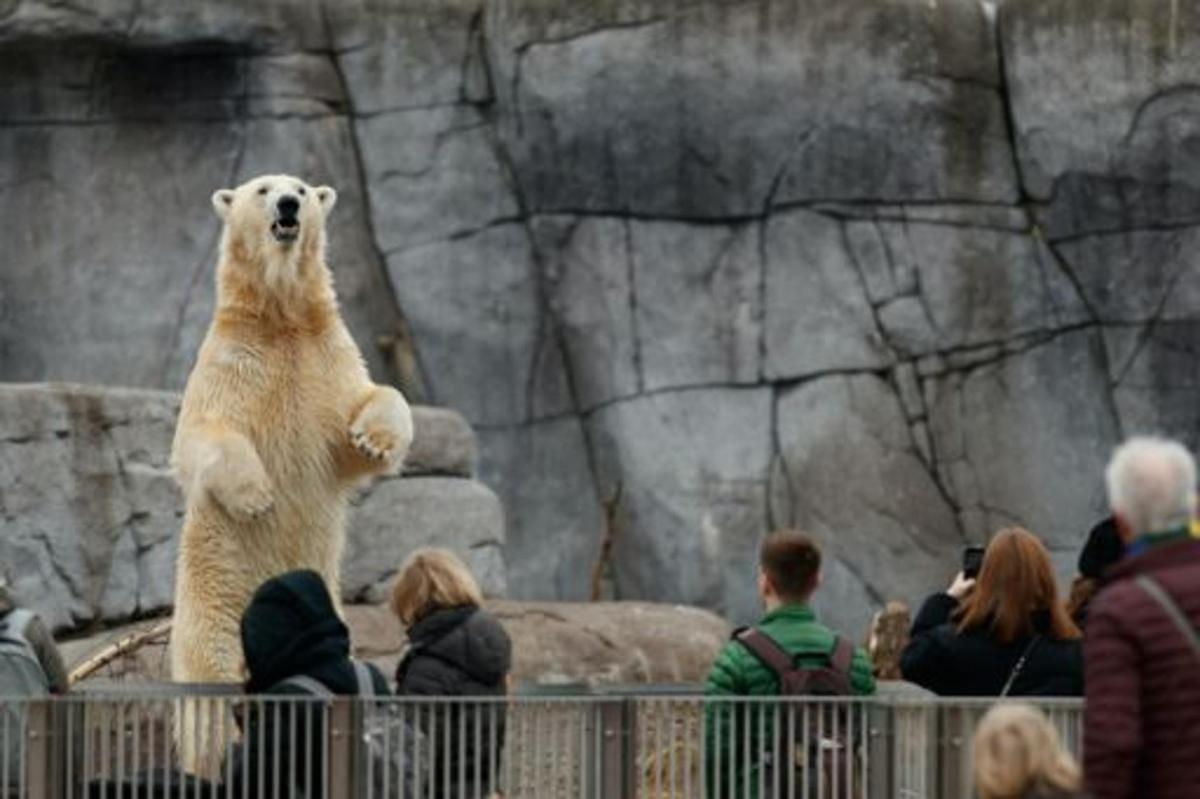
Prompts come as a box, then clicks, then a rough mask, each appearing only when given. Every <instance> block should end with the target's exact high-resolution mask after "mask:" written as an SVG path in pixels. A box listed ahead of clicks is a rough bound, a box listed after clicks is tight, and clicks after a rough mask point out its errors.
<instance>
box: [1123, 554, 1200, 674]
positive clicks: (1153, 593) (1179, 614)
mask: <svg viewBox="0 0 1200 799" xmlns="http://www.w3.org/2000/svg"><path fill="white" fill-rule="evenodd" d="M1134 582H1136V583H1137V584H1138V585H1139V586H1141V589H1142V590H1143V591H1145V592H1146V593H1147V594H1149V595H1150V598H1151V599H1153V600H1154V601H1155V602H1157V603H1158V604H1159V606H1160V607H1162V609H1163V611H1164V612H1165V613H1166V614H1167V618H1169V619H1170V620H1171V623H1172V624H1174V625H1175V628H1176V629H1177V630H1179V632H1180V634H1181V635H1183V637H1184V638H1185V639H1187V642H1188V643H1189V644H1191V647H1192V651H1193V652H1195V653H1196V656H1197V657H1200V635H1197V634H1196V628H1195V627H1193V626H1192V623H1191V622H1189V621H1188V619H1187V617H1186V616H1184V615H1183V611H1182V610H1180V609H1179V605H1177V604H1176V603H1175V600H1173V599H1171V595H1170V594H1168V593H1167V591H1166V589H1164V588H1163V587H1162V586H1161V585H1160V584H1159V582H1158V581H1157V580H1155V579H1154V578H1153V577H1151V576H1150V575H1148V574H1142V575H1139V576H1138V578H1137V579H1136V580H1135V581H1134Z"/></svg>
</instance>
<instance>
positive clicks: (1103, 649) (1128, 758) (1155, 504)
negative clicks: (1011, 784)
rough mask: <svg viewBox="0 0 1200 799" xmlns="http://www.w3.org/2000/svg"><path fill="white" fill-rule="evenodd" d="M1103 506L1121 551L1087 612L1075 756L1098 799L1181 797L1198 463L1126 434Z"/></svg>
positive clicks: (1199, 653) (1194, 649) (1189, 770)
mask: <svg viewBox="0 0 1200 799" xmlns="http://www.w3.org/2000/svg"><path fill="white" fill-rule="evenodd" d="M1106 481H1107V484H1108V497H1109V506H1110V507H1111V508H1112V509H1113V515H1114V516H1115V517H1116V521H1117V529H1118V532H1119V534H1120V536H1121V540H1122V543H1123V544H1124V546H1125V550H1126V554H1125V555H1124V557H1123V558H1122V559H1121V561H1120V562H1119V563H1117V565H1116V566H1113V567H1112V568H1110V569H1109V570H1108V571H1107V572H1106V573H1105V577H1104V585H1103V586H1102V588H1101V589H1100V593H1099V594H1098V595H1097V596H1096V599H1095V600H1094V601H1093V602H1092V606H1091V610H1090V611H1089V613H1088V622H1087V638H1086V640H1085V642H1084V662H1085V665H1086V672H1085V674H1086V681H1087V697H1086V702H1085V706H1084V724H1083V760H1084V775H1085V777H1086V780H1087V788H1088V792H1089V793H1090V794H1091V795H1092V796H1093V797H1095V799H1135V797H1136V799H1184V797H1194V796H1196V795H1197V786H1200V737H1198V736H1197V735H1196V732H1195V730H1196V725H1197V724H1198V723H1200V680H1197V678H1196V675H1197V673H1198V672H1200V642H1197V641H1196V640H1195V635H1196V630H1197V629H1200V541H1197V540H1196V534H1195V532H1194V528H1193V524H1194V520H1195V513H1196V463H1195V460H1194V459H1193V458H1192V455H1191V453H1189V452H1188V451H1187V449H1186V448H1185V447H1183V446H1182V445H1181V444H1178V443H1176V442H1174V441H1167V440H1164V439H1157V438H1133V439H1130V440H1129V441H1128V442H1126V443H1125V444H1122V445H1121V447H1119V448H1118V449H1117V450H1116V452H1114V453H1113V457H1112V460H1111V461H1110V462H1109V465H1108V470H1107V474H1106Z"/></svg>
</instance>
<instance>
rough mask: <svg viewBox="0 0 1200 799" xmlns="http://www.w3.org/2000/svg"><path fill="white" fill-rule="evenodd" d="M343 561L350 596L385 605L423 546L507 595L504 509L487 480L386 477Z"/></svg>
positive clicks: (362, 510) (366, 504) (360, 512)
mask: <svg viewBox="0 0 1200 799" xmlns="http://www.w3.org/2000/svg"><path fill="white" fill-rule="evenodd" d="M353 519H354V521H353V529H352V534H351V535H350V536H349V537H348V538H347V541H346V551H345V554H344V555H343V556H342V593H343V594H344V595H345V596H346V597H348V598H351V599H354V600H357V601H368V602H383V601H386V599H387V596H388V593H387V592H388V588H389V585H390V583H391V581H392V578H394V577H395V575H396V571H397V567H398V566H399V565H400V564H401V563H402V562H403V560H404V558H405V557H407V556H408V554H409V553H410V552H412V551H413V550H414V549H416V548H418V547H423V546H440V547H446V548H448V549H452V550H454V551H456V552H457V553H459V555H460V556H462V558H463V561H464V562H465V563H466V565H467V566H468V568H470V569H471V573H472V574H474V575H475V579H476V580H478V581H479V587H480V588H481V589H483V592H484V594H485V595H487V596H502V595H503V594H504V591H505V574H504V511H503V509H502V508H501V507H500V501H499V500H498V499H497V498H496V495H495V494H493V493H492V491H491V489H489V488H486V487H485V486H484V485H483V484H482V483H476V482H474V481H471V480H462V479H456V478H446V477H415V478H407V479H399V480H397V479H390V480H380V481H378V482H376V483H375V485H374V486H372V487H371V488H370V489H368V490H367V491H366V492H365V493H364V495H363V496H362V498H361V499H360V500H359V507H358V509H357V510H356V512H355V514H354V516H353Z"/></svg>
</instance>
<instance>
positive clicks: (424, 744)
mask: <svg viewBox="0 0 1200 799" xmlns="http://www.w3.org/2000/svg"><path fill="white" fill-rule="evenodd" d="M181 688H184V686H156V687H153V688H151V689H141V690H138V691H137V692H134V693H130V692H127V691H122V692H120V693H109V694H105V695H90V694H82V695H72V696H68V697H60V698H54V699H48V700H19V699H18V700H0V755H2V756H3V759H2V760H0V787H2V788H4V789H5V790H4V791H3V792H0V794H2V795H4V796H7V797H19V799H26V798H27V797H28V798H29V799H43V798H46V799H49V798H53V799H64V798H68V797H69V798H70V799H75V798H76V797H88V798H89V799H91V798H92V797H97V798H98V797H179V799H208V797H222V799H225V798H228V799H235V798H236V797H242V798H243V799H275V797H305V798H306V799H311V798H312V797H365V798H366V799H393V797H394V798H395V799H409V797H422V798H425V797H464V798H466V797H470V798H471V799H488V797H491V796H493V795H496V794H499V795H502V796H504V797H505V799H517V798H518V797H520V798H521V799H525V798H528V799H542V798H543V797H547V798H550V797H552V798H553V799H559V798H560V797H562V798H563V799H566V798H568V797H570V798H572V799H573V798H574V797H581V798H584V799H667V798H670V799H701V798H702V797H728V798H729V799H732V798H733V797H741V798H743V799H749V798H751V797H761V798H762V799H767V797H795V798H796V799H843V798H844V797H845V798H847V799H849V798H850V797H854V798H855V799H858V798H859V797H903V798H904V799H923V798H929V799H934V798H936V797H964V796H970V795H971V785H970V779H971V768H970V766H971V754H972V753H971V737H972V733H973V731H974V728H975V725H976V724H977V722H978V720H979V718H980V717H981V716H982V715H983V713H984V712H985V711H986V709H987V708H988V707H989V706H990V705H991V701H989V700H939V699H931V700H926V699H908V698H872V699H866V700H858V699H809V698H803V699H799V698H779V697H772V698H739V699H720V700H716V699H706V698H704V697H697V696H682V695H650V696H647V695H637V694H625V695H611V696H574V697H569V696H563V697H530V696H517V697H508V698H504V699H498V700H481V701H463V700H456V699H421V700H416V699H410V698H388V699H383V700H359V699H353V698H346V697H339V698H335V699H332V700H320V699H313V698H309V697H298V698H293V697H242V696H237V695H230V694H225V693H219V694H213V693H202V694H195V693H189V694H186V695H185V694H183V693H181V692H180V690H179V689H181ZM1038 704H1039V705H1040V706H1041V707H1042V708H1043V709H1044V710H1045V711H1046V712H1047V714H1048V715H1049V716H1050V718H1051V719H1052V721H1053V722H1054V723H1055V725H1056V726H1057V727H1058V729H1059V732H1060V735H1061V736H1062V739H1063V741H1064V744H1065V745H1066V746H1067V747H1068V748H1069V749H1071V750H1073V751H1075V752H1076V753H1077V754H1078V752H1079V748H1080V742H1081V737H1082V736H1081V721H1082V712H1081V710H1082V705H1081V703H1080V702H1079V701H1078V700H1051V701H1040V702H1038ZM181 719H186V720H187V722H188V723H187V724H181V723H180V720H181ZM185 748H192V749H194V750H196V751H201V752H206V754H207V757H206V758H201V759H200V760H198V761H196V762H201V763H204V762H206V763H208V765H207V766H205V768H204V769H201V770H202V771H203V772H204V773H195V772H196V769H193V773H185V772H184V771H183V770H182V769H181V767H180V763H181V760H180V756H179V755H180V752H181V751H183V749H185Z"/></svg>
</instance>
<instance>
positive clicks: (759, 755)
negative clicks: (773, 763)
mask: <svg viewBox="0 0 1200 799" xmlns="http://www.w3.org/2000/svg"><path fill="white" fill-rule="evenodd" d="M766 709H767V706H766V703H765V702H762V701H759V702H756V703H755V705H754V715H755V722H756V723H757V726H758V730H757V735H756V736H755V738H756V740H755V742H754V749H756V750H757V751H755V752H754V762H755V763H758V764H759V766H758V773H757V775H756V783H757V787H756V788H755V790H756V791H757V794H755V795H756V796H762V795H763V790H764V789H765V787H766V769H765V768H764V767H763V765H762V764H763V755H764V754H765V753H766V749H767V727H766V720H767V713H766Z"/></svg>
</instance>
